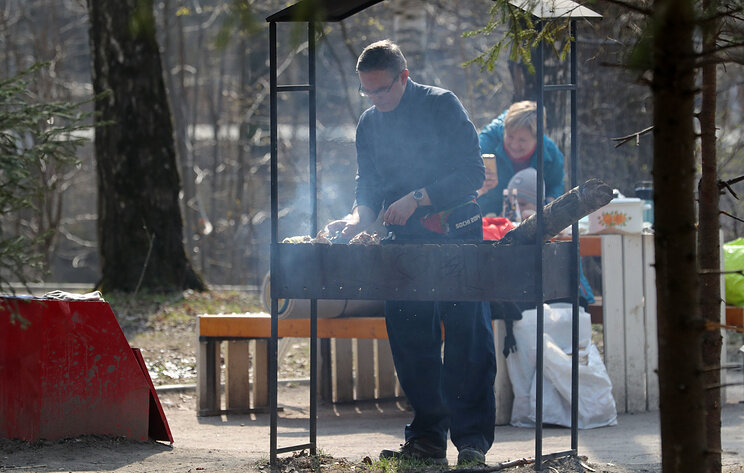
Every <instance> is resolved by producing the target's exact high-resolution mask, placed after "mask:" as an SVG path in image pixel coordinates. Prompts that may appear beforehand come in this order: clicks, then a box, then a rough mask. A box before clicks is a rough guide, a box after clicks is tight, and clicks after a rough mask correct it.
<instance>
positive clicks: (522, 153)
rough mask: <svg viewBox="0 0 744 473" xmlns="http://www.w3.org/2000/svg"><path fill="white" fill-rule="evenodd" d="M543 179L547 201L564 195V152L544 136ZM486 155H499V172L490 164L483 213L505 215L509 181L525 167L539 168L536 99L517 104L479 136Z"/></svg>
mask: <svg viewBox="0 0 744 473" xmlns="http://www.w3.org/2000/svg"><path fill="white" fill-rule="evenodd" d="M543 138H544V139H543V180H544V181H545V198H546V201H547V202H550V201H551V200H554V199H555V198H556V197H558V196H560V195H562V194H563V192H564V189H563V154H562V153H561V152H560V150H559V149H558V146H556V144H555V143H554V142H553V140H551V139H550V138H548V137H547V136H544V135H543ZM478 141H479V143H480V147H481V153H482V154H493V155H495V156H496V166H497V170H498V175H494V174H493V173H492V172H489V170H488V167H486V182H485V184H484V185H483V187H481V189H480V190H479V191H478V204H480V206H481V209H482V212H483V214H497V215H499V214H501V212H502V210H503V202H502V195H503V191H504V189H505V188H506V186H507V184H508V183H509V180H510V179H511V178H512V176H514V174H516V173H517V172H519V171H521V170H522V169H526V168H528V167H533V168H537V153H536V152H535V150H536V147H537V110H536V105H535V102H532V101H528V100H525V101H522V102H517V103H514V104H513V105H512V106H511V107H509V109H508V110H506V111H505V112H503V113H502V114H501V115H499V116H498V118H496V119H495V120H494V121H492V122H491V123H490V124H489V125H488V126H486V127H485V128H484V129H483V131H481V132H480V134H479V135H478Z"/></svg>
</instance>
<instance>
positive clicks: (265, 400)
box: [253, 340, 269, 408]
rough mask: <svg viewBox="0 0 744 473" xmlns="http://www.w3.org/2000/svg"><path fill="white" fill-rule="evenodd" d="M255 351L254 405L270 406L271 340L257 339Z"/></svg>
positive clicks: (255, 406)
mask: <svg viewBox="0 0 744 473" xmlns="http://www.w3.org/2000/svg"><path fill="white" fill-rule="evenodd" d="M254 344H255V351H254V353H253V407H254V408H257V407H268V406H269V341H268V340H256V341H255V342H254Z"/></svg>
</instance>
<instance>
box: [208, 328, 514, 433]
mask: <svg viewBox="0 0 744 473" xmlns="http://www.w3.org/2000/svg"><path fill="white" fill-rule="evenodd" d="M270 324H271V318H270V317H269V316H268V315H201V316H198V317H197V334H198V337H199V342H198V343H199V354H198V357H197V405H198V415H200V416H209V415H220V414H230V413H233V414H241V413H252V412H266V411H267V408H268V338H269V337H270V336H271V326H270ZM505 333H506V329H505V326H504V322H503V321H501V320H497V321H494V343H495V345H496V356H497V358H496V361H497V375H496V382H495V387H494V389H495V394H496V423H497V424H499V425H504V424H508V423H509V420H510V418H511V407H512V402H513V394H512V391H511V383H510V381H509V376H508V374H507V369H506V359H505V358H504V356H503V354H502V351H503V348H504V335H505ZM278 336H279V337H280V338H281V337H296V338H308V337H309V336H310V320H309V319H288V320H279V334H278ZM318 338H319V339H321V340H322V339H328V340H330V341H332V342H333V352H332V354H331V360H328V361H330V362H331V363H330V365H331V372H330V377H331V379H330V380H326V381H332V385H333V389H332V390H331V392H330V393H326V396H325V398H324V399H325V400H327V401H332V402H336V403H339V402H351V401H381V400H390V399H397V398H401V397H402V391H401V389H400V385H399V384H398V379H397V376H396V375H395V368H394V366H393V357H392V353H391V352H390V345H389V344H388V342H387V329H386V327H385V319H384V318H383V317H348V318H333V319H318ZM222 342H226V344H227V350H226V356H225V373H224V375H225V408H224V409H223V408H222V400H221V396H220V384H221V383H220V382H219V380H220V374H221V369H220V345H221V343H222ZM354 353H356V356H354ZM249 360H253V366H252V368H253V370H252V375H253V376H252V380H251V370H250V369H249V366H248V365H249ZM319 364H322V363H319ZM319 377H320V378H321V382H320V383H319V388H320V387H321V385H322V384H323V381H324V380H323V376H319ZM321 394H322V393H321ZM321 397H323V396H321ZM251 398H252V402H251Z"/></svg>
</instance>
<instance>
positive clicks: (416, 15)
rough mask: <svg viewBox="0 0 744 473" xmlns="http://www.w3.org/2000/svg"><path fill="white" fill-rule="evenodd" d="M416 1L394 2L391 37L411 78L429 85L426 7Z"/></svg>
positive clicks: (401, 0) (391, 4) (399, 0)
mask: <svg viewBox="0 0 744 473" xmlns="http://www.w3.org/2000/svg"><path fill="white" fill-rule="evenodd" d="M425 5H426V4H425V3H421V2H419V1H418V0H394V1H393V2H391V3H390V7H391V8H392V10H393V37H394V38H395V42H396V43H397V44H398V46H400V49H401V50H402V51H403V54H404V55H405V56H406V60H407V61H408V68H409V69H410V70H411V77H412V78H413V79H414V80H415V81H417V82H423V83H427V84H428V83H430V82H431V79H432V78H431V77H429V74H428V73H427V67H426V35H427V28H426V7H425Z"/></svg>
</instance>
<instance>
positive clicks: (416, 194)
mask: <svg viewBox="0 0 744 473" xmlns="http://www.w3.org/2000/svg"><path fill="white" fill-rule="evenodd" d="M423 198H424V193H423V192H421V189H418V190H415V191H413V200H415V201H416V207H420V206H421V201H422V200H423Z"/></svg>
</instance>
